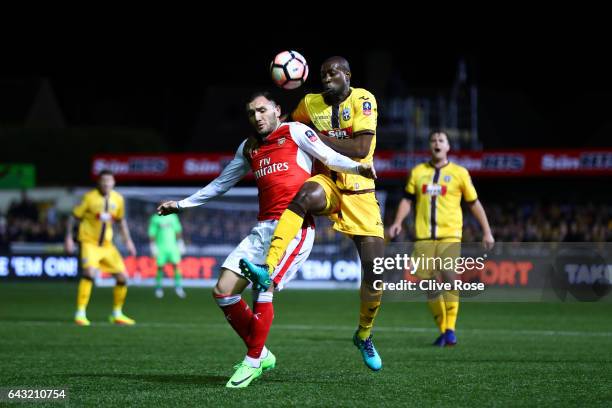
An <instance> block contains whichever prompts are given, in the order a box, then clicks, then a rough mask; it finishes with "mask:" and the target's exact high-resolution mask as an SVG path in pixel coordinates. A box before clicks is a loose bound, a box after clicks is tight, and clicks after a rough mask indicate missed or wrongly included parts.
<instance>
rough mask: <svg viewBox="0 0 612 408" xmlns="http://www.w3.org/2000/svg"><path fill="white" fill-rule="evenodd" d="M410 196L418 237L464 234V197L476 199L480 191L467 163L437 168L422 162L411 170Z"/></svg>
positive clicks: (409, 181)
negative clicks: (462, 209)
mask: <svg viewBox="0 0 612 408" xmlns="http://www.w3.org/2000/svg"><path fill="white" fill-rule="evenodd" d="M406 194H407V196H408V198H414V199H415V200H416V204H415V206H414V208H415V212H416V220H415V224H416V226H415V228H416V238H417V239H419V240H420V239H445V238H461V234H462V230H463V213H462V211H461V197H463V199H464V200H465V201H467V202H472V201H476V200H477V199H478V195H477V194H476V189H475V188H474V185H473V184H472V179H471V178H470V174H469V173H468V171H467V169H466V168H465V167H462V166H459V165H457V164H455V163H450V162H449V163H448V164H446V165H445V166H443V167H441V168H439V169H437V168H435V167H434V166H433V165H432V164H431V163H421V164H419V165H417V166H415V167H414V168H413V169H412V171H411V172H410V177H409V178H408V183H407V184H406Z"/></svg>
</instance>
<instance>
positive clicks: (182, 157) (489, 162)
mask: <svg viewBox="0 0 612 408" xmlns="http://www.w3.org/2000/svg"><path fill="white" fill-rule="evenodd" d="M233 157H234V154H233V153H196V154H158V155H153V154H151V155H147V154H133V155H128V154H123V155H121V154H117V155H108V154H105V155H97V156H95V157H94V159H93V162H92V166H91V175H92V177H94V176H95V175H96V174H98V173H99V172H100V171H102V170H104V169H108V170H111V171H112V172H113V173H115V176H116V177H117V179H119V180H133V181H139V180H142V181H146V180H168V181H170V180H173V181H180V180H207V179H212V178H214V177H216V176H218V175H219V173H220V172H221V170H222V169H223V167H225V165H226V164H227V163H228V162H229V161H230V160H232V158H233ZM429 158H430V154H429V153H427V152H419V153H408V152H396V151H390V150H383V151H379V152H377V153H376V156H375V165H376V171H377V173H378V176H379V177H385V178H405V177H406V175H407V173H408V170H409V169H411V168H412V167H414V166H416V165H417V164H419V163H422V162H425V161H427V160H429ZM449 158H450V160H451V161H453V162H455V163H457V164H460V165H462V166H464V167H466V168H467V169H468V170H469V171H470V173H471V174H472V175H473V176H476V177H479V176H484V177H488V176H492V177H497V176H509V177H513V176H515V177H527V176H554V175H576V176H594V175H612V148H610V149H607V148H602V149H575V150H503V151H502V150H499V151H484V152H452V153H451V154H449ZM247 177H252V175H251V174H249V175H248V176H247Z"/></svg>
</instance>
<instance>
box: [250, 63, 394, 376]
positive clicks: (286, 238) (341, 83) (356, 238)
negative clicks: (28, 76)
mask: <svg viewBox="0 0 612 408" xmlns="http://www.w3.org/2000/svg"><path fill="white" fill-rule="evenodd" d="M350 80H351V70H350V67H349V64H348V62H347V60H346V59H344V58H342V57H331V58H328V59H327V60H326V61H324V62H323V64H322V66H321V82H322V84H323V92H322V93H320V94H308V95H306V96H305V97H304V98H303V99H302V101H301V102H300V103H299V105H298V107H297V108H296V109H295V111H294V112H293V113H292V115H291V116H292V119H293V120H294V121H298V122H302V123H305V124H307V125H310V126H311V127H312V128H314V129H316V130H317V132H318V134H319V136H318V137H320V138H321V140H322V141H323V142H324V143H325V144H327V145H328V146H330V147H331V148H332V149H334V150H336V151H337V152H338V153H341V154H343V155H345V156H348V157H350V158H352V159H354V160H356V161H359V162H370V163H371V162H372V161H373V156H374V149H375V148H376V122H377V115H378V112H377V106H376V99H375V98H374V95H372V94H371V93H370V92H368V91H367V90H365V89H361V88H351V87H350ZM313 137H317V136H313ZM324 172H325V174H318V175H316V176H314V177H311V178H310V179H308V180H307V181H306V183H304V185H303V186H302V188H301V189H300V191H299V192H298V193H297V194H296V196H295V198H294V199H293V201H292V202H291V204H289V206H288V208H287V210H285V212H284V213H283V215H282V216H281V218H280V220H279V223H278V225H277V227H276V230H275V231H274V236H273V238H272V242H271V244H270V250H269V252H268V256H267V258H266V265H264V266H257V265H253V264H251V263H250V262H248V260H246V261H245V262H244V267H245V269H247V270H249V271H250V273H251V276H253V275H252V274H253V273H255V274H257V276H261V278H262V279H261V280H265V279H267V277H266V274H268V273H269V271H273V270H274V269H275V268H276V266H277V265H278V263H279V262H280V260H281V259H282V257H283V254H284V253H285V251H286V249H287V246H288V245H289V243H290V242H291V240H292V239H293V237H294V236H295V234H296V233H297V232H298V231H299V229H300V228H301V226H302V224H303V222H304V217H305V215H306V214H307V213H312V214H317V215H330V218H331V219H332V220H333V221H334V229H335V230H337V231H340V232H343V233H345V234H346V235H347V236H349V237H350V238H352V239H353V242H354V243H355V246H356V247H357V250H358V252H359V257H360V260H361V265H362V268H363V272H364V273H363V279H362V281H361V282H362V283H361V307H360V314H359V326H358V329H357V331H356V332H355V335H354V336H353V342H354V344H355V346H357V348H358V349H359V350H360V352H361V355H362V357H363V360H364V362H365V364H366V365H367V366H368V367H369V368H370V369H372V370H374V371H377V370H380V369H381V368H382V361H381V358H380V356H379V355H378V353H377V351H376V348H375V347H374V344H373V343H372V336H371V331H372V326H373V322H374V318H375V317H376V314H377V313H378V310H379V308H380V300H381V297H382V291H377V290H375V289H374V288H373V281H374V279H373V273H372V267H373V259H374V258H376V257H382V256H384V227H383V222H382V219H381V215H380V207H379V205H378V201H377V200H376V196H375V194H374V189H375V186H374V180H372V179H367V178H365V177H363V176H360V175H350V174H344V173H336V172H330V171H329V170H328V169H324ZM246 273H249V272H246ZM254 279H256V280H257V278H255V277H254ZM259 283H260V284H261V283H263V282H261V281H259Z"/></svg>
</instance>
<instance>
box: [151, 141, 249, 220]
mask: <svg viewBox="0 0 612 408" xmlns="http://www.w3.org/2000/svg"><path fill="white" fill-rule="evenodd" d="M245 143H246V140H245V141H243V142H242V143H241V144H240V146H238V150H236V155H235V156H234V158H233V159H232V161H231V162H229V163H228V165H227V166H225V168H224V169H223V171H222V172H221V174H220V175H219V176H218V177H217V178H216V179H214V180H213V181H211V182H210V183H209V184H208V185H207V186H206V187H204V188H202V189H200V190H199V191H197V192H195V193H194V194H192V195H190V196H189V197H187V198H185V199H183V200H180V201H166V202H164V203H162V204H160V205H159V207H157V213H158V214H159V215H168V214H174V213H177V212H179V211H180V210H182V209H183V208H191V207H197V206H200V205H203V204H205V203H207V202H208V201H210V200H211V199H213V198H215V197H218V196H220V195H223V194H225V193H226V192H227V191H228V190H229V189H230V188H232V187H233V186H235V185H236V183H238V181H240V179H242V178H243V177H244V176H245V175H246V174H247V173H248V172H249V169H250V167H249V162H248V161H247V159H246V158H245V157H244V153H243V149H244V145H245Z"/></svg>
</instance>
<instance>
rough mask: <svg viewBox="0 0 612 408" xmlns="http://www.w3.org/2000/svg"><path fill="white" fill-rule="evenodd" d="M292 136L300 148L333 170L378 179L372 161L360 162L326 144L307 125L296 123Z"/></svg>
mask: <svg viewBox="0 0 612 408" xmlns="http://www.w3.org/2000/svg"><path fill="white" fill-rule="evenodd" d="M291 137H292V138H293V140H294V141H295V143H296V144H297V145H298V146H299V147H300V149H302V150H304V151H305V152H306V153H308V154H310V155H311V156H313V157H314V158H315V159H317V160H319V161H321V162H322V163H323V164H325V165H326V166H327V167H329V168H330V169H331V170H333V171H337V172H340V173H349V174H359V175H362V176H364V177H367V178H371V179H376V170H375V169H374V166H373V164H372V163H359V162H356V161H354V160H351V159H350V158H348V157H346V156H343V155H341V154H340V153H338V152H336V151H334V150H333V149H332V148H330V147H328V146H326V145H325V143H323V142H322V141H321V139H320V138H319V137H318V136H317V135H316V134H315V132H314V130H312V129H310V128H309V127H308V126H306V125H302V124H299V125H294V126H293V127H292V129H291Z"/></svg>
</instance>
